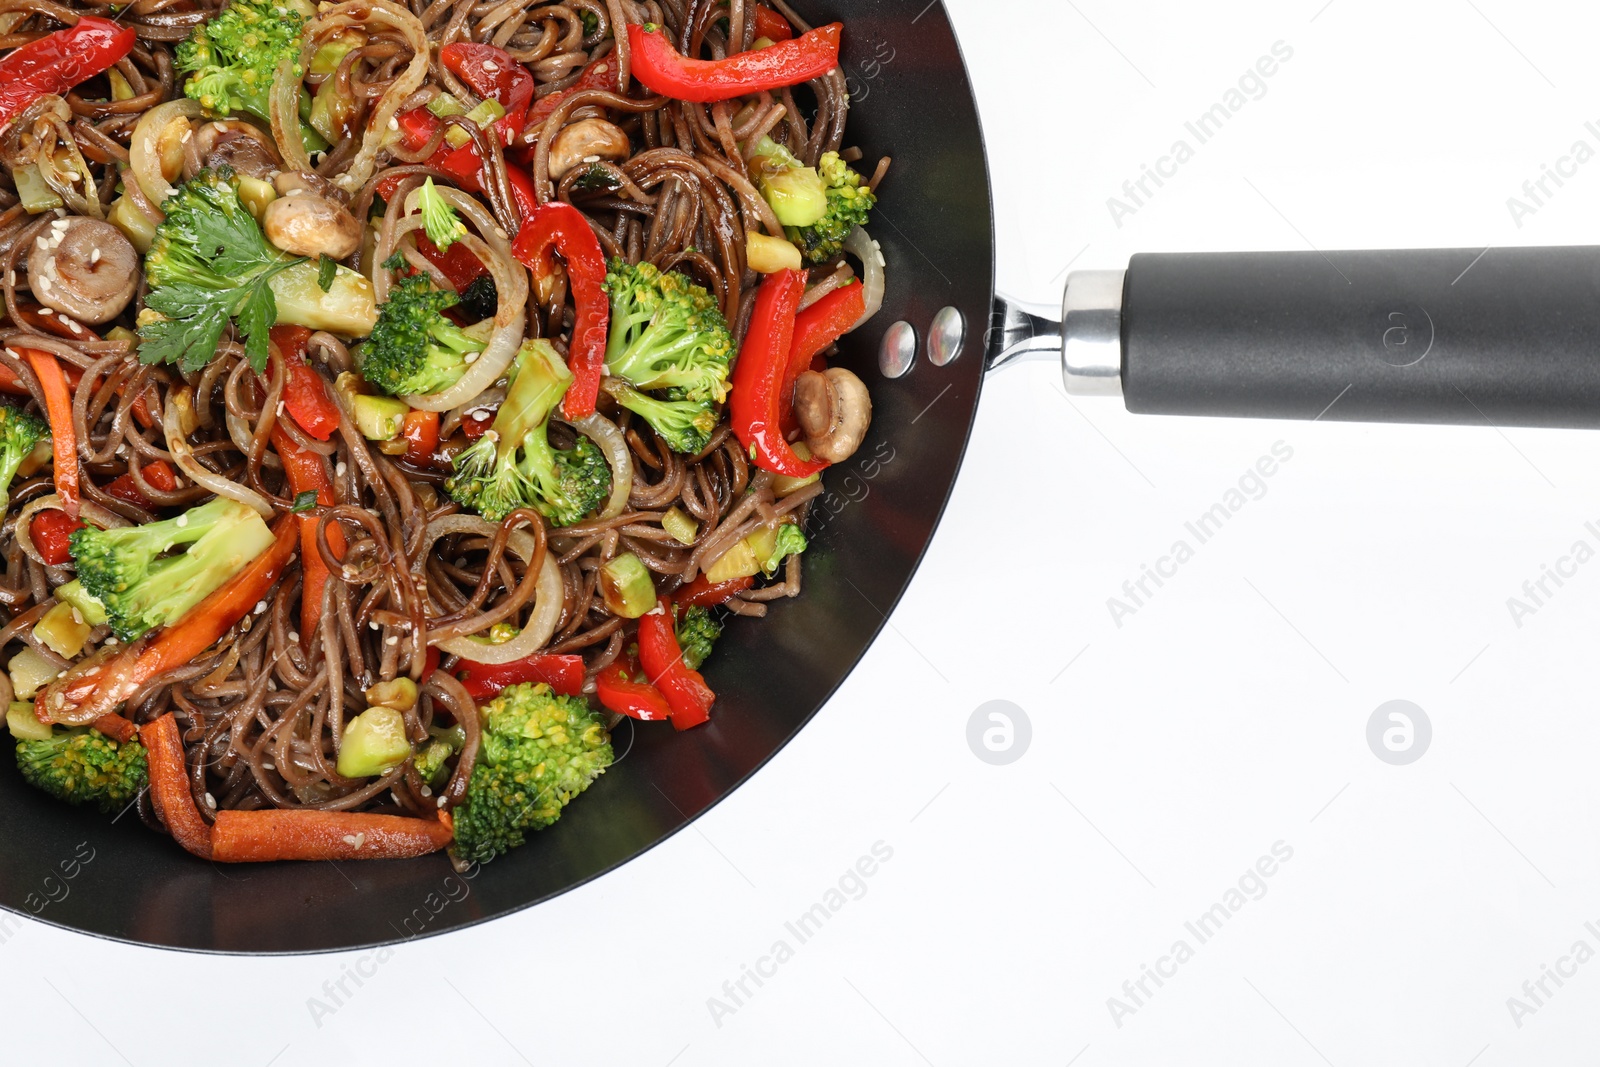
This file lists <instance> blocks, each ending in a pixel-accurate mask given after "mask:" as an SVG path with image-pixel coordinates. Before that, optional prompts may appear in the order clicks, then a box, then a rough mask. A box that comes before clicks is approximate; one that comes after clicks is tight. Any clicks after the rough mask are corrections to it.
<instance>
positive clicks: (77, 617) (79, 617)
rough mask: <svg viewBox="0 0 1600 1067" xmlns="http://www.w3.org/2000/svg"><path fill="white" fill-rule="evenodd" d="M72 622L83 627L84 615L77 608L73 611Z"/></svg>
mask: <svg viewBox="0 0 1600 1067" xmlns="http://www.w3.org/2000/svg"><path fill="white" fill-rule="evenodd" d="M72 621H73V622H75V623H77V624H78V625H79V626H82V625H83V613H82V612H80V611H79V610H78V609H77V608H73V609H72Z"/></svg>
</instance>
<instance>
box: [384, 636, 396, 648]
mask: <svg viewBox="0 0 1600 1067" xmlns="http://www.w3.org/2000/svg"><path fill="white" fill-rule="evenodd" d="M383 643H384V644H386V645H389V646H391V647H392V646H394V645H398V644H399V643H400V639H399V638H398V637H396V636H395V635H393V634H390V635H389V636H388V637H385V638H384V639H383Z"/></svg>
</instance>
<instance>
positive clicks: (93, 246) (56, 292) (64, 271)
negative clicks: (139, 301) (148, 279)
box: [28, 217, 139, 325]
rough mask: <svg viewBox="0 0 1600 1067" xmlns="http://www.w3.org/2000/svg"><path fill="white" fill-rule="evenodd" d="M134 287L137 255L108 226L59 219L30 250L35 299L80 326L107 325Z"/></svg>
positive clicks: (94, 221)
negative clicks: (73, 320) (72, 319)
mask: <svg viewBox="0 0 1600 1067" xmlns="http://www.w3.org/2000/svg"><path fill="white" fill-rule="evenodd" d="M138 284H139V254H138V253H137V252H135V251H134V249H133V245H132V244H130V243H129V242H128V239H127V238H126V237H124V236H123V235H122V231H121V230H119V229H117V228H116V227H115V226H113V225H111V224H110V223H109V222H101V221H99V220H98V219H86V218H82V217H74V218H65V219H57V220H56V221H55V222H53V223H51V224H50V227H49V228H48V229H47V230H45V232H44V233H43V234H41V235H40V236H39V237H38V238H36V239H35V240H34V242H33V245H32V246H31V247H30V248H29V249H28V287H29V288H30V289H32V290H33V295H34V298H35V299H36V300H38V301H39V303H41V304H43V305H44V306H45V307H48V308H52V309H53V310H55V311H59V312H61V313H62V314H63V315H70V316H71V317H72V318H74V319H77V320H78V321H79V322H83V323H88V324H90V325H99V324H100V323H103V322H110V321H111V320H112V319H114V318H116V317H117V316H118V315H120V314H122V309H123V308H125V307H127V306H128V301H129V300H132V299H133V291H134V288H135V287H136V286H137V285H138Z"/></svg>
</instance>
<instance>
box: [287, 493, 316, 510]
mask: <svg viewBox="0 0 1600 1067" xmlns="http://www.w3.org/2000/svg"><path fill="white" fill-rule="evenodd" d="M316 506H317V491H316V490H315V489H307V490H306V491H305V492H303V493H296V494H295V496H294V507H292V508H290V509H289V510H290V511H292V512H294V513H295V514H296V515H303V514H305V513H306V512H308V511H310V510H312V509H313V508H315V507H316Z"/></svg>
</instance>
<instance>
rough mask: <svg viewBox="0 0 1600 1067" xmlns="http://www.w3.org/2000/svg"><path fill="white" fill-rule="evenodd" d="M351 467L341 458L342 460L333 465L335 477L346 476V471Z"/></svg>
mask: <svg viewBox="0 0 1600 1067" xmlns="http://www.w3.org/2000/svg"><path fill="white" fill-rule="evenodd" d="M349 469H350V468H348V467H346V466H345V465H344V460H342V459H341V460H340V461H339V462H338V463H335V464H334V465H333V474H334V477H336V478H343V477H344V472H345V471H347V470H349Z"/></svg>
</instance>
